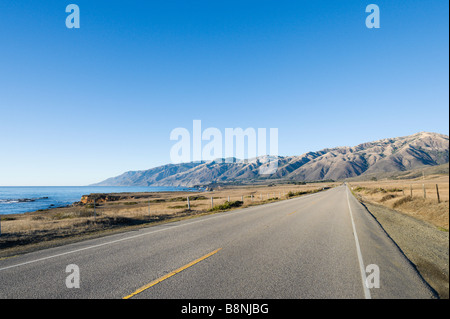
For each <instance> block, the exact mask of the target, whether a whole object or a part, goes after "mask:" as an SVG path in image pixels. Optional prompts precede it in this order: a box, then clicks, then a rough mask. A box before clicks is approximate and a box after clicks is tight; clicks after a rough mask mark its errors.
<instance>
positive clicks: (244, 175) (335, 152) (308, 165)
mask: <svg viewBox="0 0 450 319" xmlns="http://www.w3.org/2000/svg"><path fill="white" fill-rule="evenodd" d="M448 162H449V137H448V136H447V135H443V134H437V133H428V132H421V133H417V134H413V135H409V136H404V137H396V138H387V139H382V140H379V141H375V142H368V143H363V144H360V145H357V146H354V147H335V148H330V149H324V150H321V151H318V152H308V153H306V154H303V155H300V156H287V157H282V156H280V157H278V170H277V171H276V173H275V174H272V175H270V176H264V175H260V174H259V168H260V167H261V166H262V165H265V163H266V157H259V158H256V160H255V161H239V160H237V161H235V162H233V163H224V162H223V160H215V161H209V162H204V163H182V164H168V165H163V166H159V167H155V168H152V169H149V170H145V171H130V172H126V173H123V174H122V175H119V176H117V177H112V178H109V179H107V180H105V181H102V182H100V183H97V184H94V185H95V186H150V185H151V186H196V185H207V184H211V183H230V182H242V183H249V182H256V181H261V180H272V179H273V180H290V181H320V180H342V179H346V178H351V177H356V176H364V175H368V176H369V175H372V176H375V175H377V174H381V173H386V172H403V171H408V170H412V169H416V168H421V167H427V166H436V165H441V164H445V163H448Z"/></svg>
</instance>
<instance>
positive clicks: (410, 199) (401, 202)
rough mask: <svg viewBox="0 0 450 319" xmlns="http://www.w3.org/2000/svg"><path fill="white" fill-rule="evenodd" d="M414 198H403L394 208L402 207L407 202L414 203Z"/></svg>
mask: <svg viewBox="0 0 450 319" xmlns="http://www.w3.org/2000/svg"><path fill="white" fill-rule="evenodd" d="M412 200H413V199H412V197H411V196H406V197H402V198H400V199H399V200H397V201H395V202H394V204H393V205H392V206H393V207H394V208H396V207H398V206H401V205H403V204H405V203H407V202H412Z"/></svg>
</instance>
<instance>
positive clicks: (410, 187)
mask: <svg viewBox="0 0 450 319" xmlns="http://www.w3.org/2000/svg"><path fill="white" fill-rule="evenodd" d="M409 190H410V191H411V198H412V184H409Z"/></svg>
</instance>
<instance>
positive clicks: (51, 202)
mask: <svg viewBox="0 0 450 319" xmlns="http://www.w3.org/2000/svg"><path fill="white" fill-rule="evenodd" d="M192 190H194V189H192V188H182V187H156V186H155V187H153V186H147V187H145V186H142V187H132V186H128V187H121V186H39V187H35V186H17V187H3V186H0V215H5V214H22V213H26V212H34V211H36V210H39V209H47V208H52V207H63V206H67V205H70V204H72V203H74V202H78V201H80V199H81V196H82V195H88V194H91V193H127V192H174V191H192Z"/></svg>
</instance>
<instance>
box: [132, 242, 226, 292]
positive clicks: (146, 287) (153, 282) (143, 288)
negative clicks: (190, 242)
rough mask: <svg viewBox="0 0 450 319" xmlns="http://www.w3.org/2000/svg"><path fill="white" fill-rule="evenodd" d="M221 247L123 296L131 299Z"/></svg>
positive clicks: (212, 253)
mask: <svg viewBox="0 0 450 319" xmlns="http://www.w3.org/2000/svg"><path fill="white" fill-rule="evenodd" d="M221 249H222V248H219V249H216V250H214V251H212V252H210V253H209V254H206V255H205V256H203V257H200V258H198V259H196V260H194V261H192V262H190V263H189V264H187V265H184V266H183V267H180V268H178V269H177V270H174V271H172V272H171V273H168V274H167V275H164V276H162V277H160V278H158V279H156V280H153V281H152V282H150V283H148V284H146V285H145V286H142V287H141V288H139V289H138V290H136V291H135V292H133V293H132V294H130V295H128V296H126V297H123V299H130V298H131V297H134V296H136V295H137V294H139V293H141V292H143V291H144V290H147V289H148V288H150V287H153V286H154V285H156V284H158V283H160V282H161V281H163V280H166V279H167V278H170V277H172V276H173V275H176V274H178V273H179V272H181V271H183V270H185V269H187V268H189V267H191V266H193V265H195V264H196V263H199V262H200V261H202V260H205V259H206V258H208V257H210V256H212V255H214V254H215V253H217V252H218V251H219V250H221Z"/></svg>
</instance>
